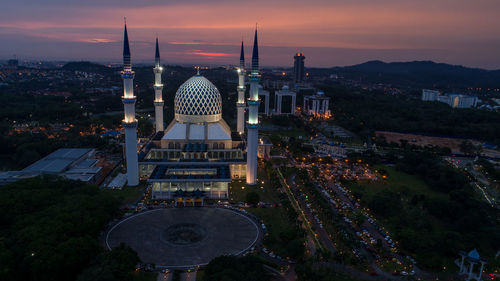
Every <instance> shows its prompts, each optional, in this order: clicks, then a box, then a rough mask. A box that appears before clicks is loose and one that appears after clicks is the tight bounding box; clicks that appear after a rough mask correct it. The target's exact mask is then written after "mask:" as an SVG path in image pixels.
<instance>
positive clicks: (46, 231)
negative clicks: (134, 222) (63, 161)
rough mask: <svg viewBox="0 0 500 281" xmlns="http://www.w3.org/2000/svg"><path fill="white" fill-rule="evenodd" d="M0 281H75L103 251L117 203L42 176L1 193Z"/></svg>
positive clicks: (97, 192) (94, 191)
mask: <svg viewBox="0 0 500 281" xmlns="http://www.w3.org/2000/svg"><path fill="white" fill-rule="evenodd" d="M1 192H2V193H1V196H0V280H51V281H57V280H64V281H66V280H74V279H75V278H76V276H77V275H78V274H79V273H80V272H81V271H82V270H83V269H84V268H85V267H86V266H87V265H88V264H89V262H90V261H91V260H93V259H94V257H96V255H97V254H98V253H99V252H101V251H102V248H101V247H100V246H99V244H98V241H97V236H98V235H99V233H100V232H101V231H102V230H103V228H104V227H105V225H106V223H107V222H108V221H110V220H111V218H112V217H113V216H114V215H116V213H117V210H118V204H119V203H118V201H117V200H116V199H114V198H113V197H112V196H111V195H110V194H108V193H105V192H102V191H100V190H99V189H98V188H97V187H95V186H89V185H86V184H84V183H83V182H79V181H70V180H65V179H60V178H56V177H49V176H44V177H43V178H40V177H38V178H33V179H27V180H23V181H18V182H16V183H13V184H9V185H6V186H2V187H1Z"/></svg>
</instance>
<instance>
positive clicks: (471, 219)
mask: <svg viewBox="0 0 500 281" xmlns="http://www.w3.org/2000/svg"><path fill="white" fill-rule="evenodd" d="M396 168H397V169H398V170H400V171H402V172H404V173H406V174H413V175H415V176H417V177H418V178H420V179H421V180H422V181H423V182H425V184H426V185H427V186H428V188H429V190H425V189H421V190H415V189H411V188H408V187H404V186H390V185H391V184H392V183H390V178H389V182H387V183H385V184H382V186H380V184H374V185H373V186H372V185H370V184H369V183H366V184H365V183H361V184H358V185H357V187H356V186H354V190H356V191H355V192H354V195H355V196H357V197H359V198H361V200H362V201H363V202H364V203H365V204H367V205H368V206H369V207H370V209H371V210H372V211H373V212H374V213H375V214H376V215H377V216H378V217H379V218H381V219H382V220H384V221H386V222H387V224H388V226H390V229H391V231H392V232H393V233H394V234H395V236H396V239H397V240H398V241H399V242H400V246H402V248H403V250H405V251H407V252H408V253H410V254H412V255H415V256H416V258H417V260H418V261H419V263H420V264H421V265H423V266H425V267H427V268H430V269H434V270H438V269H440V268H441V267H442V266H443V265H447V264H450V263H451V261H452V260H454V259H455V258H457V255H458V251H460V250H471V249H474V248H477V249H478V251H479V252H480V253H481V254H482V255H484V256H493V255H494V254H495V253H496V251H497V250H498V249H499V248H500V242H499V241H500V236H499V233H500V225H498V222H497V220H496V218H498V217H499V215H500V214H499V212H498V210H497V209H494V208H491V206H489V205H488V204H487V203H486V202H485V201H482V200H480V199H479V198H478V196H480V195H478V194H477V193H476V192H474V190H473V187H472V186H471V185H470V184H469V179H468V177H467V174H466V173H465V172H464V171H460V170H457V169H454V168H452V167H451V166H449V165H447V164H445V163H443V162H442V161H441V160H440V159H439V157H437V156H435V155H434V154H430V153H415V152H407V153H404V154H403V155H402V157H400V158H399V159H398V160H397V162H396ZM368 189H372V190H373V189H375V190H378V191H376V192H374V194H373V195H370V193H369V192H368Z"/></svg>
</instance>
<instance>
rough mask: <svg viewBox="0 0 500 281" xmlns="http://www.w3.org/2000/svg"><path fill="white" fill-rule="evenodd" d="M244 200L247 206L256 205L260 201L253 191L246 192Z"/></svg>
mask: <svg viewBox="0 0 500 281" xmlns="http://www.w3.org/2000/svg"><path fill="white" fill-rule="evenodd" d="M246 200H247V203H248V204H251V205H257V204H259V201H260V195H259V194H258V193H257V192H255V191H251V192H248V193H247V195H246Z"/></svg>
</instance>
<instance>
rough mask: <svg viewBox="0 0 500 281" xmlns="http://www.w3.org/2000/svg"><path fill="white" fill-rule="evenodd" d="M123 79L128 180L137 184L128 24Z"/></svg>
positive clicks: (124, 40)
mask: <svg viewBox="0 0 500 281" xmlns="http://www.w3.org/2000/svg"><path fill="white" fill-rule="evenodd" d="M121 74H122V79H123V97H122V101H123V106H124V113H125V118H124V119H123V128H124V129H125V160H126V163H127V181H128V185H130V186H136V185H138V184H139V165H138V161H137V160H138V156H137V119H135V102H136V97H135V96H134V75H135V73H134V71H132V64H131V62H130V46H129V43H128V34H127V24H125V31H124V33H123V70H122V72H121Z"/></svg>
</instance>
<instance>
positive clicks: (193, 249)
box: [106, 208, 260, 268]
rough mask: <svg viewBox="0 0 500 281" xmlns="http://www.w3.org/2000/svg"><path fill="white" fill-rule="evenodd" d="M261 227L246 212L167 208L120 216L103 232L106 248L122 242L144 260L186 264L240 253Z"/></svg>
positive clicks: (161, 265)
mask: <svg viewBox="0 0 500 281" xmlns="http://www.w3.org/2000/svg"><path fill="white" fill-rule="evenodd" d="M259 235H260V228H259V226H258V225H257V223H255V222H254V221H253V220H252V219H251V218H249V217H247V216H246V215H244V214H242V213H239V212H236V211H233V210H230V209H223V208H169V209H158V210H152V211H146V212H142V213H139V214H136V215H134V216H131V217H128V218H125V219H123V220H122V221H120V222H118V223H117V224H116V225H114V226H113V227H112V228H111V229H110V230H109V231H108V233H107V235H106V245H107V247H108V248H109V249H111V248H114V247H116V246H118V245H119V244H120V243H125V244H126V245H128V246H130V247H131V248H132V249H134V250H135V251H136V252H137V253H138V254H139V257H140V258H141V260H142V261H143V262H144V263H153V264H155V265H156V266H157V267H159V268H188V267H195V266H199V265H205V264H207V263H209V262H210V261H211V260H212V259H213V258H215V257H218V256H222V255H240V254H242V253H244V252H245V251H247V250H249V249H250V248H251V247H252V246H254V245H255V243H257V241H258V240H259Z"/></svg>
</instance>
